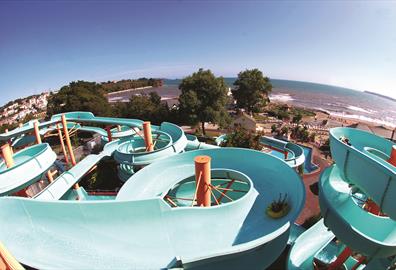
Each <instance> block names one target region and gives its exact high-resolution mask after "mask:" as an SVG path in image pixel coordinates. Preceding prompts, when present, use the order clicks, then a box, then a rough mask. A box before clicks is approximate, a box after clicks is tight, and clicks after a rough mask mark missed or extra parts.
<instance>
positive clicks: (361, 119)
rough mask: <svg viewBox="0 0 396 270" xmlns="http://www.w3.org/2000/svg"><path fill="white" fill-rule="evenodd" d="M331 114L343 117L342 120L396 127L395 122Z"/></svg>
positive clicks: (353, 115)
mask: <svg viewBox="0 0 396 270" xmlns="http://www.w3.org/2000/svg"><path fill="white" fill-rule="evenodd" d="M329 113H330V115H332V116H337V117H341V118H348V119H355V120H360V121H364V122H369V123H374V124H376V125H384V126H388V127H392V128H395V127H396V124H395V121H392V122H390V121H385V120H382V119H378V118H372V117H368V116H364V115H358V114H346V113H338V112H329Z"/></svg>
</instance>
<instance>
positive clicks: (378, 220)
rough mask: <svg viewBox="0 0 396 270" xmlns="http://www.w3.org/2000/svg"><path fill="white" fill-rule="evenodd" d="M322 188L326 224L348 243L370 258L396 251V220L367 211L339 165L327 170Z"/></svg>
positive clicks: (321, 195) (320, 195)
mask: <svg viewBox="0 0 396 270" xmlns="http://www.w3.org/2000/svg"><path fill="white" fill-rule="evenodd" d="M373 185H375V182H374V183H373ZM319 190H320V192H319V202H320V209H321V212H322V215H323V217H324V223H325V225H326V226H327V227H328V228H329V229H331V230H332V231H333V233H334V234H335V235H336V236H337V238H338V239H340V240H341V241H342V242H343V243H344V244H346V245H347V246H348V247H350V248H352V249H353V250H355V251H358V252H359V253H361V254H363V255H365V256H367V257H369V258H384V257H389V256H393V255H395V254H396V222H395V221H394V220H393V219H391V218H389V217H383V216H377V215H373V214H371V213H369V212H367V211H366V210H364V209H363V208H362V207H361V205H359V203H360V200H359V198H358V197H356V196H354V188H351V187H349V185H348V183H347V182H345V181H344V179H343V178H342V173H341V169H340V168H338V166H332V167H330V168H328V169H326V170H325V171H324V172H323V174H322V176H321V179H320V187H319Z"/></svg>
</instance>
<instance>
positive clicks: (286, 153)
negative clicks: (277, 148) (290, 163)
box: [283, 151, 289, 159]
mask: <svg viewBox="0 0 396 270" xmlns="http://www.w3.org/2000/svg"><path fill="white" fill-rule="evenodd" d="M283 154H284V155H285V159H287V155H288V154H289V153H288V152H287V151H284V152H283Z"/></svg>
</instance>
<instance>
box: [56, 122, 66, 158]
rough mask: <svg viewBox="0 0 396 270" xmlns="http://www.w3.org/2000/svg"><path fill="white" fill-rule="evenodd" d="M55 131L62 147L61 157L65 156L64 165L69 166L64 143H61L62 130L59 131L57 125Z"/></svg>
mask: <svg viewBox="0 0 396 270" xmlns="http://www.w3.org/2000/svg"><path fill="white" fill-rule="evenodd" d="M56 129H57V130H58V136H59V141H60V144H61V147H62V152H63V155H64V156H65V161H66V164H67V165H69V158H68V157H67V152H66V148H65V143H64V142H63V136H62V130H61V129H60V127H59V124H56Z"/></svg>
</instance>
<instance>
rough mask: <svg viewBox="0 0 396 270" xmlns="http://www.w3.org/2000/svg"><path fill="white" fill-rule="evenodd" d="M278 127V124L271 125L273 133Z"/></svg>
mask: <svg viewBox="0 0 396 270" xmlns="http://www.w3.org/2000/svg"><path fill="white" fill-rule="evenodd" d="M276 129H277V127H276V125H275V124H273V125H272V126H271V133H274V132H275V131H276Z"/></svg>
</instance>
